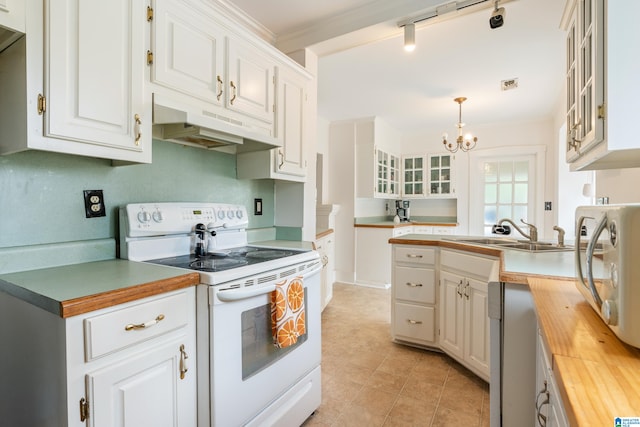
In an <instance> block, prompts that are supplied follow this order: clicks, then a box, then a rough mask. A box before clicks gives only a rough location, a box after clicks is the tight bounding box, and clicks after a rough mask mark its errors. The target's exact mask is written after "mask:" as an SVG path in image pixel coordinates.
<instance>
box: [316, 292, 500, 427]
mask: <svg viewBox="0 0 640 427" xmlns="http://www.w3.org/2000/svg"><path fill="white" fill-rule="evenodd" d="M389 292H390V291H389V290H384V289H374V288H365V287H359V286H352V285H344V284H339V283H336V284H335V286H334V295H333V300H332V301H331V303H330V304H329V305H328V306H327V308H325V310H324V312H323V313H322V328H323V329H322V405H321V406H320V408H318V410H317V411H316V413H315V415H313V416H312V417H310V418H309V419H308V420H307V421H306V422H305V423H304V427H311V426H340V427H343V426H344V427H349V426H366V427H376V426H384V427H388V426H402V427H408V426H465V427H471V426H478V427H480V426H482V427H484V426H488V425H489V386H488V384H487V383H485V382H484V381H482V380H480V379H479V378H477V377H476V376H475V375H474V374H472V373H471V372H469V371H468V370H467V369H465V368H464V367H462V366H461V365H460V364H458V363H457V362H455V361H454V360H452V359H451V358H449V357H448V356H446V355H444V354H442V353H434V352H429V351H424V350H419V349H415V348H411V347H407V346H403V345H398V344H394V343H392V342H391V336H390V332H389V319H390V296H389Z"/></svg>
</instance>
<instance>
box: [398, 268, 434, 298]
mask: <svg viewBox="0 0 640 427" xmlns="http://www.w3.org/2000/svg"><path fill="white" fill-rule="evenodd" d="M393 289H394V293H395V297H396V298H397V299H403V300H408V301H413V302H419V303H424V304H435V303H436V273H435V270H433V269H430V268H415V267H396V268H395V269H394V277H393Z"/></svg>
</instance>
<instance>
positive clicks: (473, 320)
mask: <svg viewBox="0 0 640 427" xmlns="http://www.w3.org/2000/svg"><path fill="white" fill-rule="evenodd" d="M465 280H466V284H465V289H464V291H463V295H464V300H465V304H466V308H465V316H466V320H465V324H466V325H465V354H464V359H465V361H466V362H467V363H469V364H470V365H471V366H473V367H475V368H476V369H477V370H479V371H481V372H484V373H485V374H486V376H487V377H488V376H489V312H488V297H487V294H488V291H487V283H486V282H481V281H479V280H475V279H469V278H467V279H465Z"/></svg>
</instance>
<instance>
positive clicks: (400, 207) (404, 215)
mask: <svg viewBox="0 0 640 427" xmlns="http://www.w3.org/2000/svg"><path fill="white" fill-rule="evenodd" d="M396 215H398V218H400V222H409V221H410V220H409V201H408V200H396Z"/></svg>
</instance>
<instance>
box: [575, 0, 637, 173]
mask: <svg viewBox="0 0 640 427" xmlns="http://www.w3.org/2000/svg"><path fill="white" fill-rule="evenodd" d="M639 13H640V3H638V2H615V1H605V0H569V1H567V3H566V6H565V13H564V16H563V28H564V29H565V30H567V43H566V50H567V64H566V70H565V71H566V82H567V103H566V121H567V123H566V125H567V146H566V150H567V162H569V163H571V169H572V170H597V169H611V168H620V167H638V166H640V143H639V142H638V140H637V138H636V137H635V133H636V132H635V126H634V123H635V115H636V110H637V109H636V108H635V102H636V100H637V99H639V98H640V86H638V85H637V84H636V80H637V76H638V75H640V58H638V56H637V55H630V54H629V49H628V46H637V45H638V44H640V28H638V26H637V25H636V23H635V21H634V17H636V16H638V14H639Z"/></svg>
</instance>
